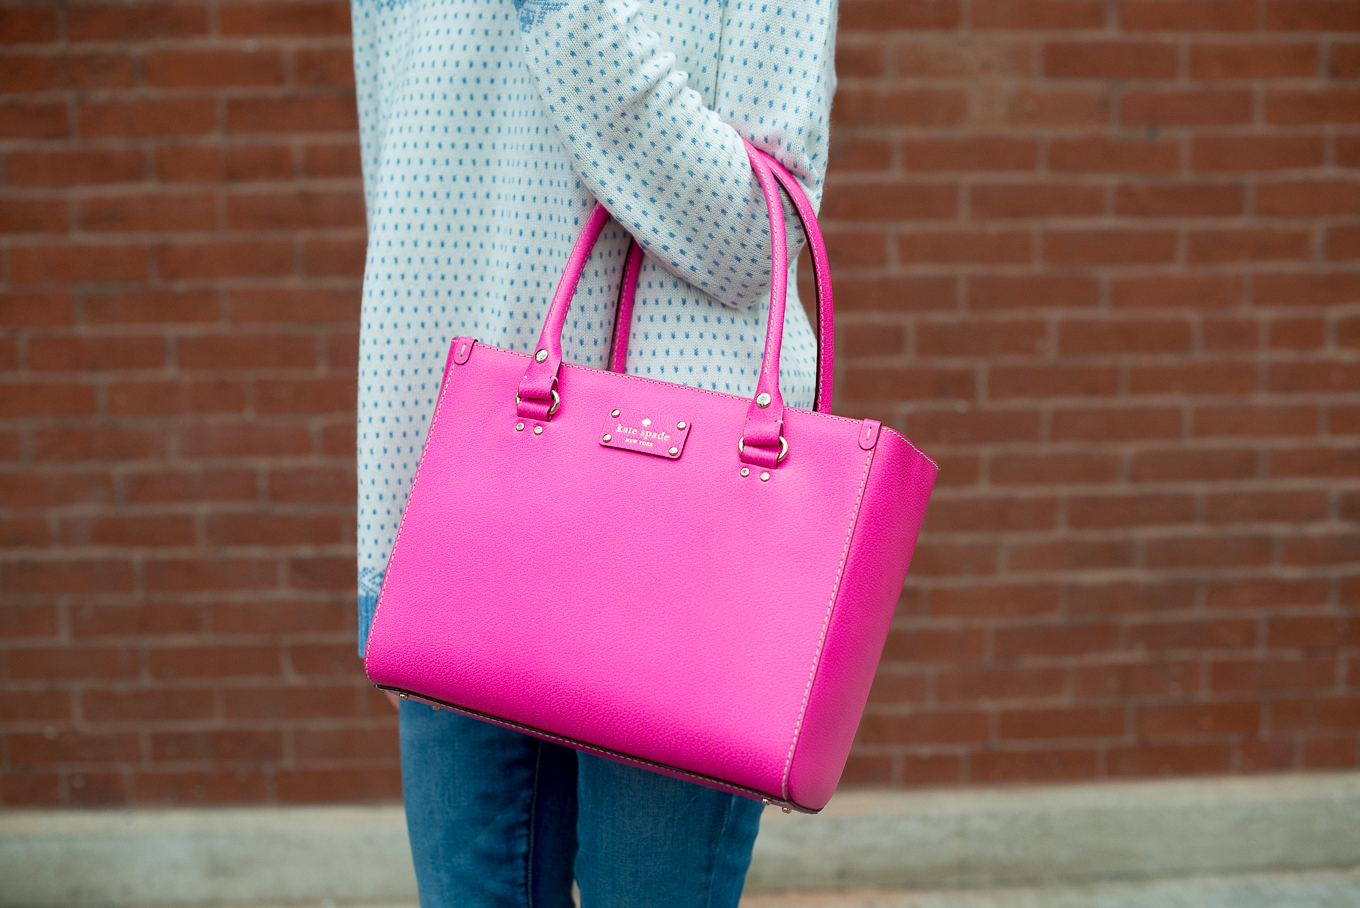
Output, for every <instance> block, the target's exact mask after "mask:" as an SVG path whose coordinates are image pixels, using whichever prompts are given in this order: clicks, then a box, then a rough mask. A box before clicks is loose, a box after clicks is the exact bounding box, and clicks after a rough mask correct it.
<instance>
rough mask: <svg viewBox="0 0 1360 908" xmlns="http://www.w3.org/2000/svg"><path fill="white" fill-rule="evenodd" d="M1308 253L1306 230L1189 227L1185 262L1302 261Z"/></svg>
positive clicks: (1310, 251)
mask: <svg viewBox="0 0 1360 908" xmlns="http://www.w3.org/2000/svg"><path fill="white" fill-rule="evenodd" d="M1312 254H1313V234H1312V231H1310V230H1286V229H1282V228H1248V229H1241V230H1192V231H1190V232H1189V234H1188V236H1187V238H1186V261H1187V262H1189V263H1190V264H1195V265H1198V264H1221V263H1225V262H1260V261H1288V260H1306V259H1309V258H1311V257H1312Z"/></svg>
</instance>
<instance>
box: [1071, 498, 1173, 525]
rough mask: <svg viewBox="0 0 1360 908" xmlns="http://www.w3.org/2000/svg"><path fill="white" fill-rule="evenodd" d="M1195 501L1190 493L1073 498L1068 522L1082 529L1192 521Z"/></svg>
mask: <svg viewBox="0 0 1360 908" xmlns="http://www.w3.org/2000/svg"><path fill="white" fill-rule="evenodd" d="M1194 520H1195V502H1194V499H1193V498H1191V497H1190V496H1188V495H1101V496H1082V497H1073V498H1071V499H1070V500H1069V501H1068V504H1067V522H1068V524H1069V525H1070V526H1072V527H1074V528H1078V529H1113V528H1116V527H1139V526H1157V525H1168V524H1177V523H1192V522H1194Z"/></svg>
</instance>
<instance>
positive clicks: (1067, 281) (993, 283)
mask: <svg viewBox="0 0 1360 908" xmlns="http://www.w3.org/2000/svg"><path fill="white" fill-rule="evenodd" d="M1099 301H1100V285H1099V284H1098V283H1097V282H1096V281H1094V280H1092V279H1091V278H1085V277H1061V276H1049V275H1019V276H1015V277H974V278H970V279H969V281H968V306H969V308H970V309H1007V308H1017V309H1029V308H1038V307H1044V308H1085V307H1089V306H1094V305H1096V304H1097V303H1098V302H1099Z"/></svg>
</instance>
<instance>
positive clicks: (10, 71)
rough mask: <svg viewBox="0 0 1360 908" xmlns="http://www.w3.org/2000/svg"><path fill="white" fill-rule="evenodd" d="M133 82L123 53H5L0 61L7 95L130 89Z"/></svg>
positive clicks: (1, 81) (0, 77) (0, 78)
mask: <svg viewBox="0 0 1360 908" xmlns="http://www.w3.org/2000/svg"><path fill="white" fill-rule="evenodd" d="M0 27H3V26H0ZM135 82H136V77H135V75H134V72H133V68H132V59H131V58H130V57H128V56H126V55H124V54H107V53H69V52H68V53H62V54H56V55H53V54H41V55H40V54H9V55H7V56H5V57H4V58H3V59H0V87H3V88H4V89H5V91H7V92H10V93H18V92H30V91H74V90H82V89H110V88H131V87H132V86H133V85H134V84H135Z"/></svg>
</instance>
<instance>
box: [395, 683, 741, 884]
mask: <svg viewBox="0 0 1360 908" xmlns="http://www.w3.org/2000/svg"><path fill="white" fill-rule="evenodd" d="M401 776H402V790H403V793H404V795H405V798H406V826H407V829H408V830H409V832H410V836H411V853H412V856H413V857H414V859H415V865H416V879H417V880H418V882H419V883H420V904H421V908H453V906H457V908H512V906H513V908H519V906H524V908H571V905H572V900H571V882H572V878H573V877H575V879H576V882H577V885H578V886H579V887H580V889H581V904H582V908H653V906H654V908H689V906H693V908H736V905H737V902H738V900H739V899H740V898H741V887H742V883H743V882H744V881H745V879H746V869H747V867H748V866H749V865H750V863H751V848H752V846H753V845H754V844H755V840H756V831H757V828H758V826H759V824H760V813H761V809H762V808H761V805H760V803H759V802H758V801H752V800H750V799H748V798H743V797H740V796H738V795H731V794H725V793H723V792H719V791H714V790H712V789H709V788H703V787H701V786H698V785H694V784H693V783H690V782H682V781H680V780H678V779H672V778H669V777H667V776H662V775H658V774H656V773H653V772H648V771H647V770H645V769H639V768H637V767H635V766H629V765H626V764H623V763H618V762H615V761H613V760H607V759H604V758H603V757H597V756H594V755H592V754H586V753H579V752H577V751H574V750H572V749H570V748H567V747H563V746H561V745H560V744H553V743H551V742H548V741H540V740H538V739H537V738H531V737H528V736H527V735H522V734H520V733H518V732H513V731H509V730H507V729H503V728H499V727H497V726H495V725H490V724H488V723H485V722H480V721H478V720H476V719H469V718H467V717H465V716H460V715H457V714H454V713H449V712H446V711H442V710H441V711H439V712H436V711H434V710H432V709H430V708H429V707H428V706H423V705H420V704H417V703H412V702H410V701H406V702H403V703H402V704H401Z"/></svg>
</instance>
